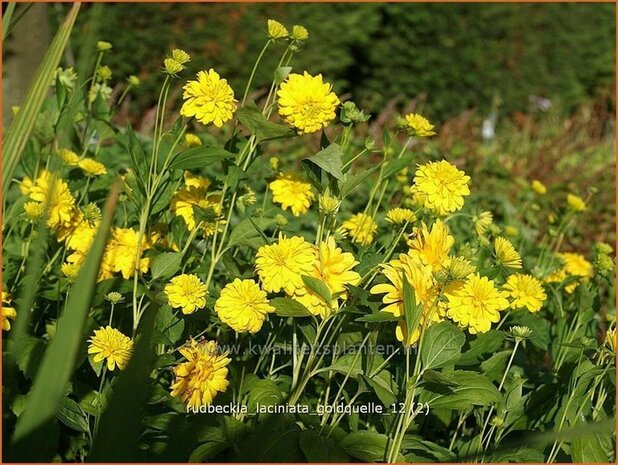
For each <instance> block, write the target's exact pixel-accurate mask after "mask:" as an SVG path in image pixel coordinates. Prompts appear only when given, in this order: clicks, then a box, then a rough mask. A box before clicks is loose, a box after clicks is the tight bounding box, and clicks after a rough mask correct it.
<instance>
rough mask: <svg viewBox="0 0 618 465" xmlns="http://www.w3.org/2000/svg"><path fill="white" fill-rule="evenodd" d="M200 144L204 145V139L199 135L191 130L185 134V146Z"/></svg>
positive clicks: (190, 146) (197, 145)
mask: <svg viewBox="0 0 618 465" xmlns="http://www.w3.org/2000/svg"><path fill="white" fill-rule="evenodd" d="M200 145H202V139H200V138H199V137H198V136H196V135H195V134H191V133H190V132H188V133H187V134H185V147H187V148H188V149H190V148H192V147H199V146H200Z"/></svg>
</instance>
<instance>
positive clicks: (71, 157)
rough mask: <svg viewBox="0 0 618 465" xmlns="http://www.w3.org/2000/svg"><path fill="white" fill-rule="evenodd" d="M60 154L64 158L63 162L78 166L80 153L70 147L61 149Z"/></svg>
mask: <svg viewBox="0 0 618 465" xmlns="http://www.w3.org/2000/svg"><path fill="white" fill-rule="evenodd" d="M58 155H59V156H60V158H61V159H62V162H63V163H64V164H65V165H68V166H77V164H78V163H79V155H77V154H76V153H75V152H73V151H72V150H68V149H60V150H58Z"/></svg>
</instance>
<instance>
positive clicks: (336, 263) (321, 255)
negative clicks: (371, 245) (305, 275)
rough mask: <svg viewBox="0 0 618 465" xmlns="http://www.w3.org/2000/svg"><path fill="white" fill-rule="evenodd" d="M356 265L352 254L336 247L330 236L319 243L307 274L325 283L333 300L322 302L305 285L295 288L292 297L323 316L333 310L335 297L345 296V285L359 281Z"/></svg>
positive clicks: (322, 300) (312, 311) (314, 312)
mask: <svg viewBox="0 0 618 465" xmlns="http://www.w3.org/2000/svg"><path fill="white" fill-rule="evenodd" d="M356 265H358V262H357V261H356V260H355V259H354V255H352V254H351V253H349V252H343V251H342V250H341V249H340V248H339V247H337V244H336V243H335V239H334V238H333V237H332V236H331V237H329V238H328V239H327V240H326V241H323V242H321V243H320V246H319V248H318V257H317V260H316V261H315V264H314V267H313V270H312V272H311V273H310V274H309V276H311V277H313V278H316V279H319V280H320V281H322V282H323V283H324V284H326V287H327V288H328V290H329V291H330V293H331V296H332V297H333V302H329V303H327V302H324V299H322V298H321V297H320V296H319V295H317V294H316V293H314V292H313V291H312V290H311V289H310V288H308V287H307V286H304V287H301V288H299V289H297V290H296V291H295V292H294V295H293V296H292V297H293V298H294V299H296V300H298V301H299V302H300V303H302V304H303V305H304V306H305V307H307V309H308V310H309V311H310V312H311V313H313V314H314V315H320V316H322V317H324V318H325V317H327V316H328V315H329V314H330V313H331V312H332V311H333V310H335V308H336V307H335V305H336V302H337V299H338V298H339V297H342V298H345V297H346V295H345V292H346V288H347V286H348V285H356V284H358V283H359V282H360V275H359V274H358V273H357V272H356V271H354V270H353V268H354V267H355V266H356ZM329 304H330V305H329Z"/></svg>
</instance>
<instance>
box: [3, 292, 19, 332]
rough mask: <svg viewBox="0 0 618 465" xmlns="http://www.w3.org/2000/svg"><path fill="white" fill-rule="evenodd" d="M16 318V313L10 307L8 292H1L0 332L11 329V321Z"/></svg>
mask: <svg viewBox="0 0 618 465" xmlns="http://www.w3.org/2000/svg"><path fill="white" fill-rule="evenodd" d="M16 317H17V312H16V311H15V309H14V308H13V307H12V306H11V296H10V295H9V293H8V292H4V291H2V331H9V330H10V329H11V321H10V320H14V319H15V318H16Z"/></svg>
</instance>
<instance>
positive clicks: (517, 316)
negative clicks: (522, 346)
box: [511, 310, 550, 350]
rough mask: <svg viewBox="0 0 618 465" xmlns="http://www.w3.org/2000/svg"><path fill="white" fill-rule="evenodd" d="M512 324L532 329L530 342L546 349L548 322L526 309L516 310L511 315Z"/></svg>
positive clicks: (547, 344)
mask: <svg viewBox="0 0 618 465" xmlns="http://www.w3.org/2000/svg"><path fill="white" fill-rule="evenodd" d="M511 318H512V321H513V324H515V325H519V326H527V327H528V328H530V329H531V330H532V336H531V337H530V342H531V343H532V344H533V345H535V346H536V347H538V348H539V349H543V350H547V348H548V347H549V342H550V336H549V322H548V321H547V320H546V319H544V318H542V317H541V316H539V315H536V314H534V313H530V312H529V311H527V310H518V311H516V312H514V313H513V314H512V315H511Z"/></svg>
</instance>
